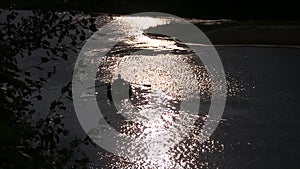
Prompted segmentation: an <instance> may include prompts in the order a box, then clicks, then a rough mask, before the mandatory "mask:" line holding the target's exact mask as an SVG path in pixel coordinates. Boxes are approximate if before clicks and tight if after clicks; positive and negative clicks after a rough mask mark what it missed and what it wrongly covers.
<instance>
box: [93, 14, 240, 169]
mask: <svg viewBox="0 0 300 169" xmlns="http://www.w3.org/2000/svg"><path fill="white" fill-rule="evenodd" d="M171 22H180V20H174V19H169V18H151V17H127V18H126V19H125V22H124V19H122V22H120V23H118V25H119V27H118V28H116V29H123V30H128V36H129V38H127V39H119V40H118V41H119V42H120V43H119V44H117V45H115V46H114V48H113V49H111V50H110V51H109V52H108V54H107V55H106V56H105V57H103V58H102V59H101V61H100V63H99V64H100V66H99V69H98V75H97V77H96V86H98V88H96V93H97V100H98V101H99V103H98V105H99V107H100V109H101V107H102V108H103V107H105V108H106V109H105V111H106V115H107V116H108V117H107V119H106V120H107V121H109V122H110V123H111V124H112V126H114V127H115V128H117V129H118V130H119V131H120V135H121V136H122V137H133V138H135V141H133V142H130V143H128V144H129V147H131V148H132V150H130V152H132V154H135V153H136V151H140V152H142V153H139V155H137V156H133V157H132V158H130V159H119V158H116V157H114V156H110V155H109V154H105V153H104V154H102V153H100V152H99V156H100V160H101V159H110V160H111V161H113V162H112V163H111V164H109V166H107V167H108V168H128V169H129V168H149V169H151V168H195V166H197V167H196V168H202V167H207V166H208V165H209V164H208V162H207V161H204V162H203V161H199V160H198V159H199V156H201V154H202V153H209V152H216V151H217V152H221V151H222V150H223V149H224V146H223V144H222V143H219V142H218V141H217V140H214V139H208V141H206V142H205V143H202V144H200V143H199V141H198V140H199V139H203V137H204V136H203V133H202V132H203V130H202V126H203V123H204V121H206V120H207V110H203V112H191V111H190V110H188V109H185V110H181V109H180V103H181V102H185V101H190V100H193V99H197V97H200V98H201V99H202V100H204V101H203V103H200V104H201V106H204V107H205V106H207V105H209V100H210V96H211V92H212V91H211V90H212V89H211V81H210V79H209V76H208V72H207V70H206V69H205V67H204V65H203V64H202V62H201V60H200V59H199V58H198V57H197V56H196V55H195V54H194V53H193V52H192V51H191V50H190V49H189V48H188V47H187V46H186V45H184V44H182V43H181V42H180V41H178V40H176V39H172V38H171V37H166V36H163V35H156V34H146V33H144V32H143V31H142V30H144V29H147V28H150V27H156V26H159V25H164V24H168V23H171ZM116 31H117V30H116ZM118 75H120V76H121V77H122V80H123V81H125V82H126V83H129V84H130V90H131V92H132V94H130V96H129V98H126V99H123V100H122V102H121V109H119V111H116V110H115V108H114V103H113V102H112V101H111V100H109V99H108V98H107V95H106V94H107V93H109V92H110V89H108V87H109V86H111V85H112V84H113V83H114V82H115V81H117V79H118V77H117V76H118ZM228 84H229V83H227V82H220V84H219V85H228ZM233 86H234V85H232V87H229V88H230V89H232V90H231V91H233V92H231V94H234V92H237V91H238V90H240V89H239V86H234V87H233ZM229 91H230V90H229ZM193 106H195V105H192V104H191V105H190V107H191V110H192V111H193V110H194V108H192V107H193ZM196 106H198V105H196ZM102 111H103V110H102ZM112 114H114V115H112ZM111 115H112V117H109V116H111ZM119 115H121V116H122V117H126V119H124V118H121V119H120V118H115V117H120V116H119ZM195 119H196V120H195ZM99 130H101V126H100V127H99ZM141 140H142V141H141ZM116 148H117V149H118V150H119V151H121V152H122V148H123V147H118V146H117V147H116ZM141 154H143V155H141ZM114 158H115V159H114Z"/></svg>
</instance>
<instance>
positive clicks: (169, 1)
mask: <svg viewBox="0 0 300 169" xmlns="http://www.w3.org/2000/svg"><path fill="white" fill-rule="evenodd" d="M9 6H12V8H14V9H45V10H78V11H88V12H91V11H94V12H103V13H113V14H131V13H136V12H150V11H153V12H166V13H171V14H174V15H178V16H180V17H196V18H205V19H209V18H229V19H238V20H248V19H251V20H252V19H255V20H256V19H271V20H298V19H299V18H298V13H299V12H298V8H299V5H297V3H296V1H292V0H285V1H259V0H254V1H253V0H247V1H235V0H224V1H221V0H219V1H215V0H214V1H211V0H206V1H203V0H198V1H197V0H101V1H92V0H42V1H41V0H29V1H23V0H10V1H9V0H8V1H1V2H0V8H4V9H7V8H8V7H9Z"/></svg>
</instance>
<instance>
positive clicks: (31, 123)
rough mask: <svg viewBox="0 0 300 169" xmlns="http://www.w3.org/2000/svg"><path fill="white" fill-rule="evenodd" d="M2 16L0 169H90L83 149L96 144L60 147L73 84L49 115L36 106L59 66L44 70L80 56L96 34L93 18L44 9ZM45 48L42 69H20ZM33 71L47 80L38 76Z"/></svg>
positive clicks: (85, 141)
mask: <svg viewBox="0 0 300 169" xmlns="http://www.w3.org/2000/svg"><path fill="white" fill-rule="evenodd" d="M82 16H85V17H82ZM1 17H2V18H5V20H2V21H1V23H0V30H1V32H0V33H1V35H0V42H1V43H0V53H1V59H0V87H1V89H0V103H1V107H0V133H1V135H0V168H4V169H9V168H16V169H20V168H23V169H27V168H28V169H29V168H39V169H41V168H46V169H50V168H51V169H52V168H87V163H88V162H89V159H88V158H87V156H86V155H85V153H84V151H83V150H82V148H81V145H83V144H91V141H90V140H89V139H88V138H72V139H71V140H70V139H69V140H70V141H69V145H62V144H60V139H61V138H64V137H68V134H69V131H68V130H66V128H65V127H64V122H63V120H64V119H63V118H64V116H63V113H64V112H65V111H66V109H67V108H66V106H65V103H64V101H63V100H64V99H63V98H69V99H72V92H71V83H68V84H66V86H64V87H63V88H62V89H61V95H60V96H58V98H57V99H56V100H53V101H52V103H51V104H50V105H49V109H48V110H44V112H38V111H37V110H36V109H35V107H34V106H33V101H42V100H43V97H42V95H41V89H42V87H43V85H44V84H45V83H47V81H48V80H49V79H50V78H51V77H52V76H53V74H55V73H56V67H55V66H53V70H52V71H50V72H45V71H44V70H43V67H42V65H43V64H47V63H50V62H55V61H56V60H58V59H64V60H67V59H68V57H69V54H70V53H72V52H73V53H74V52H75V53H76V52H78V50H79V49H78V47H79V46H80V44H81V43H82V42H83V41H84V40H85V39H86V38H87V37H88V36H89V34H90V33H91V32H92V31H95V30H96V28H95V24H94V19H93V17H92V16H90V15H87V14H84V15H83V14H80V13H74V12H60V13H59V12H51V11H40V10H39V11H33V13H32V14H30V15H29V16H23V17H22V16H18V13H17V12H14V11H9V12H8V11H2V12H1ZM66 42H68V43H66ZM67 44H70V45H67ZM41 49H42V51H43V53H42V52H41V56H40V62H39V64H35V65H31V66H29V67H27V68H25V69H20V68H19V66H18V61H20V60H22V58H25V57H28V56H30V55H32V53H33V52H35V51H37V50H41ZM33 69H36V70H37V71H40V73H41V74H44V75H43V76H41V77H39V78H36V77H32V75H31V70H33Z"/></svg>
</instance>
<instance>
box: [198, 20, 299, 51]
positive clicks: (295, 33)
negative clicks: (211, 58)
mask: <svg viewBox="0 0 300 169" xmlns="http://www.w3.org/2000/svg"><path fill="white" fill-rule="evenodd" d="M197 26H198V27H199V28H200V29H201V30H202V31H203V32H204V33H205V34H206V35H207V36H208V37H209V39H210V40H211V42H212V43H213V44H214V45H236V44H240V45H248V44H251V45H253V44H255V45H271V46H272V45H279V46H299V47H300V38H299V37H300V22H299V21H236V22H230V23H222V24H218V25H201V24H198V25H197Z"/></svg>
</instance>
